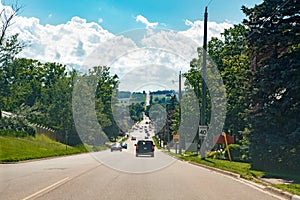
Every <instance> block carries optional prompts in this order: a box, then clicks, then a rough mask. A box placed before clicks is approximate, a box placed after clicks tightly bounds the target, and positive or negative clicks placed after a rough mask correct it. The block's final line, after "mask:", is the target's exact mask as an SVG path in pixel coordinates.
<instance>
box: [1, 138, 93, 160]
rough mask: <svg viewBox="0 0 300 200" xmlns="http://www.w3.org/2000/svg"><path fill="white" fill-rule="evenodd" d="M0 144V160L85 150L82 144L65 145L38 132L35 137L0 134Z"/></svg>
mask: <svg viewBox="0 0 300 200" xmlns="http://www.w3.org/2000/svg"><path fill="white" fill-rule="evenodd" d="M0 144H1V146H0V161H1V162H17V161H22V160H29V159H36V158H45V157H52V156H61V155H70V154H77V153H82V152H87V150H86V148H85V147H84V146H83V145H81V146H78V147H71V146H66V145H65V144H62V143H59V142H56V141H54V140H51V139H50V138H49V137H47V136H45V135H40V134H37V135H36V136H35V137H32V136H26V137H11V136H0Z"/></svg>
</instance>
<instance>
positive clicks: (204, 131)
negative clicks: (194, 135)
mask: <svg viewBox="0 0 300 200" xmlns="http://www.w3.org/2000/svg"><path fill="white" fill-rule="evenodd" d="M207 131H208V126H199V136H201V137H205V136H206V135H207Z"/></svg>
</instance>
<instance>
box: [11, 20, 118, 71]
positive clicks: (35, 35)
mask: <svg viewBox="0 0 300 200" xmlns="http://www.w3.org/2000/svg"><path fill="white" fill-rule="evenodd" d="M16 33H19V39H20V40H21V41H23V42H24V43H25V44H26V47H25V48H24V49H23V51H22V52H21V53H20V56H22V57H28V58H33V59H38V60H40V61H42V62H59V63H62V64H67V65H71V66H77V67H78V66H80V65H82V63H83V62H84V60H85V59H86V57H87V56H88V55H89V54H90V53H92V51H93V50H94V49H95V48H97V46H98V45H99V44H100V43H101V42H103V41H105V40H107V39H109V38H111V37H113V36H114V35H113V34H112V33H110V32H109V31H107V30H104V29H103V28H102V27H101V26H100V25H99V24H97V23H95V22H87V21H86V19H82V18H80V17H76V16H75V17H73V18H72V19H71V20H70V21H69V22H67V23H66V24H59V25H56V26H53V25H49V24H47V25H41V24H40V22H39V19H37V18H34V17H31V18H26V17H20V16H17V17H16V18H15V23H14V24H13V25H12V26H11V27H10V29H9V34H16Z"/></svg>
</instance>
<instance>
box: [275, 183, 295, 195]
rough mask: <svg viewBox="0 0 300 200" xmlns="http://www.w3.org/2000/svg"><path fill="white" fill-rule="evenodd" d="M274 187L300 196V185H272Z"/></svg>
mask: <svg viewBox="0 0 300 200" xmlns="http://www.w3.org/2000/svg"><path fill="white" fill-rule="evenodd" d="M272 186H273V187H276V188H278V189H281V190H284V191H287V192H289V193H292V194H296V195H299V196H300V184H272Z"/></svg>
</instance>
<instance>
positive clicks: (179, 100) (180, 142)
mask: <svg viewBox="0 0 300 200" xmlns="http://www.w3.org/2000/svg"><path fill="white" fill-rule="evenodd" d="M181 98H182V96H181V71H179V94H178V102H179V107H180V103H181ZM181 140H182V135H179V154H181V153H182V141H181Z"/></svg>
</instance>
